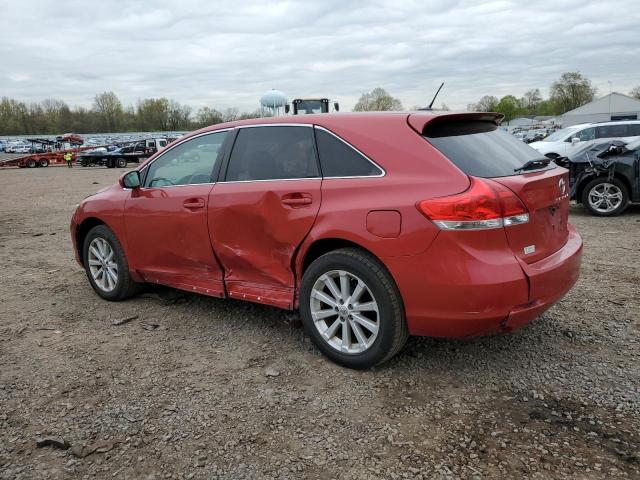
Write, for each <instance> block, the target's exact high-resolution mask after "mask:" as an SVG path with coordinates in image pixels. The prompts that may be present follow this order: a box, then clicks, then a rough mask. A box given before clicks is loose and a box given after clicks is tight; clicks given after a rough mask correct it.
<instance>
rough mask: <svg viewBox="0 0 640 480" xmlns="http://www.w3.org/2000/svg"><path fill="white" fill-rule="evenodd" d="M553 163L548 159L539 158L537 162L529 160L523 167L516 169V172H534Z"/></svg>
mask: <svg viewBox="0 0 640 480" xmlns="http://www.w3.org/2000/svg"><path fill="white" fill-rule="evenodd" d="M549 163H551V159H550V158H548V157H543V158H538V159H536V160H529V161H528V162H527V163H525V164H524V165H522V166H521V167H518V168H514V169H513V171H514V172H521V171H522V170H534V169H536V168H543V167H546V166H547V165H549Z"/></svg>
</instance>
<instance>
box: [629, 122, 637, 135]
mask: <svg viewBox="0 0 640 480" xmlns="http://www.w3.org/2000/svg"><path fill="white" fill-rule="evenodd" d="M627 127H629V131H628V132H627V133H628V134H629V136H630V137H637V136H640V123H630V124H629V125H627Z"/></svg>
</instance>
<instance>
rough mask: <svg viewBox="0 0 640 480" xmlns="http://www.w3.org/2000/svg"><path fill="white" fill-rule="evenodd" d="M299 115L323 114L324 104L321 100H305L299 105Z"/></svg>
mask: <svg viewBox="0 0 640 480" xmlns="http://www.w3.org/2000/svg"><path fill="white" fill-rule="evenodd" d="M297 108H298V113H302V114H307V113H322V102H321V101H320V100H303V101H301V102H298V104H297Z"/></svg>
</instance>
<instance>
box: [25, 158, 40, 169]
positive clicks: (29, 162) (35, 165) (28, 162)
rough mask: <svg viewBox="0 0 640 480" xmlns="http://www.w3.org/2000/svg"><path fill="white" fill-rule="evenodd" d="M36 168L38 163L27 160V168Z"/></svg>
mask: <svg viewBox="0 0 640 480" xmlns="http://www.w3.org/2000/svg"><path fill="white" fill-rule="evenodd" d="M37 166H38V162H36V161H35V160H27V167H28V168H36V167H37Z"/></svg>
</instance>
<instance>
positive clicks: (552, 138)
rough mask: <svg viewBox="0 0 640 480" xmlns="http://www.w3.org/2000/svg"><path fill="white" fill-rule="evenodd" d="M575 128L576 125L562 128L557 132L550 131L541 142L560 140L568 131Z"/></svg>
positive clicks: (572, 130)
mask: <svg viewBox="0 0 640 480" xmlns="http://www.w3.org/2000/svg"><path fill="white" fill-rule="evenodd" d="M576 130H578V129H577V128H576V127H567V128H563V129H562V130H558V131H557V132H555V133H552V134H551V135H549V136H548V137H547V138H545V139H544V140H542V141H543V142H559V141H560V140H563V139H564V137H566V136H567V135H568V134H569V133H571V132H575V131H576Z"/></svg>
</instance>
